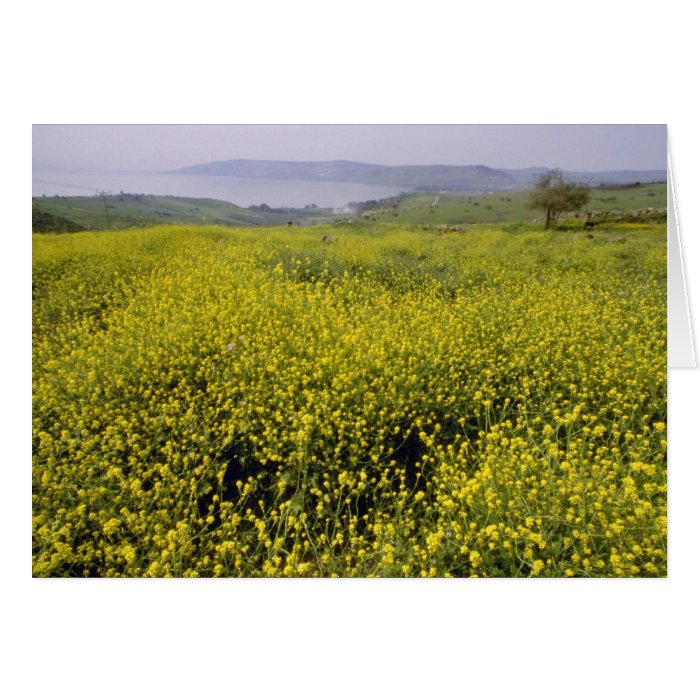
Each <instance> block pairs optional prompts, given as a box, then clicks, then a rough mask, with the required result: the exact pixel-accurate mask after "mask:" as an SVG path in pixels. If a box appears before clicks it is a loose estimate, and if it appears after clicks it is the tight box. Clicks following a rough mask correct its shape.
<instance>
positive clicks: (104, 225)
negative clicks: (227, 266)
mask: <svg viewBox="0 0 700 700" xmlns="http://www.w3.org/2000/svg"><path fill="white" fill-rule="evenodd" d="M331 213H332V210H330V209H274V208H263V209H261V208H260V207H255V208H252V207H251V208H249V209H244V208H243V207H239V206H236V205H235V204H231V203H230V202H224V201H221V200H217V199H203V198H192V197H174V196H156V195H144V194H118V195H109V196H106V197H100V196H93V197H59V196H56V197H33V198H32V230H33V231H36V232H39V231H47V230H53V231H65V230H70V228H69V225H70V224H73V225H75V226H77V227H78V229H80V228H84V229H93V230H101V229H119V228H133V227H142V226H151V225H153V224H162V223H182V224H216V225H221V226H271V225H277V224H283V223H286V222H287V221H290V220H291V221H293V222H294V223H295V224H309V223H319V222H320V221H323V220H324V217H327V216H330V215H331ZM51 217H54V218H56V219H57V220H60V222H61V226H59V227H55V228H51V227H50V226H49V228H47V227H46V222H47V221H50V220H51ZM78 229H76V230H78Z"/></svg>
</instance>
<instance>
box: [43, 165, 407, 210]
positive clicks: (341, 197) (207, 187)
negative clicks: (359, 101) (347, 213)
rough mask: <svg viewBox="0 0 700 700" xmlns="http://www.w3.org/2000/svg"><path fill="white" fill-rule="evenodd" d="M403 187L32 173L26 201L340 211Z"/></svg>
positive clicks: (88, 172)
mask: <svg viewBox="0 0 700 700" xmlns="http://www.w3.org/2000/svg"><path fill="white" fill-rule="evenodd" d="M405 189H406V188H405V187H404V188H401V187H391V186H384V185H365V184H361V183H354V182H314V181H307V180H265V179H259V178H241V177H217V176H210V175H180V174H174V173H151V172H139V171H121V172H117V171H91V170H49V169H46V170H44V169H38V168H35V169H34V171H33V173H32V196H33V197H41V196H47V197H51V196H54V195H59V196H62V197H78V196H84V197H89V196H91V195H94V194H97V193H98V192H102V191H105V192H107V193H108V194H110V193H111V194H119V193H120V192H125V193H129V194H154V195H173V196H177V197H205V198H211V199H221V200H223V201H226V202H232V203H233V204H237V205H238V206H241V207H249V206H251V205H252V204H268V205H269V206H271V207H304V206H305V205H307V204H316V205H317V206H319V207H335V208H342V207H344V206H346V205H347V204H348V203H349V202H362V201H366V200H368V199H382V198H384V197H392V196H394V195H397V194H399V193H400V192H401V191H402V190H405Z"/></svg>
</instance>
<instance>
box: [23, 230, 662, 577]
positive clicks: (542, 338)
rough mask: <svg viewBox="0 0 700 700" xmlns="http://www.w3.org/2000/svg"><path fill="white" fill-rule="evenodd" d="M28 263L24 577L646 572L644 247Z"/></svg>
mask: <svg viewBox="0 0 700 700" xmlns="http://www.w3.org/2000/svg"><path fill="white" fill-rule="evenodd" d="M614 234H615V235H616V236H618V235H622V236H624V237H625V241H623V242H622V243H610V242H608V241H607V239H606V234H605V233H604V232H596V237H594V238H592V239H589V238H576V237H574V236H572V235H571V233H566V232H552V231H542V230H534V229H528V228H527V227H511V229H508V230H506V229H498V228H493V227H492V228H486V227H474V230H470V231H467V232H453V233H448V234H444V235H435V234H434V233H432V232H429V231H425V230H408V229H401V228H398V227H396V226H391V225H389V224H380V225H378V226H376V227H374V228H371V229H370V228H367V227H364V228H363V227H359V226H358V227H353V226H345V227H335V228H332V227H330V228H328V227H327V228H309V229H298V230H291V229H290V230H287V229H272V228H269V229H255V230H251V229H225V228H216V227H208V228H207V227H199V228H192V227H189V228H188V227H157V228H150V229H143V230H130V231H120V232H110V233H76V234H67V235H62V236H48V235H35V236H34V239H33V496H32V498H33V573H34V576H108V577H110V576H112V577H114V576H128V577H146V576H148V577H166V576H176V577H182V576H200V577H213V576H229V577H230V576H245V577H253V576H309V577H312V576H322V577H335V576H354V577H370V576H383V577H421V576H455V577H470V576H477V577H528V576H532V577H567V576H575V577H591V576H604V577H622V576H625V577H627V576H654V577H658V576H665V575H666V244H665V240H666V231H665V227H663V226H654V225H621V226H618V227H616V228H615V230H614Z"/></svg>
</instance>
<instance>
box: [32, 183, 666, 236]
mask: <svg viewBox="0 0 700 700" xmlns="http://www.w3.org/2000/svg"><path fill="white" fill-rule="evenodd" d="M526 199H527V192H526V191H522V192H511V193H502V192H500V193H495V194H484V195H476V194H474V195H469V194H457V193H435V192H425V193H415V194H407V195H405V196H401V197H395V198H392V199H388V200H381V201H380V202H378V203H377V206H376V208H374V209H369V210H367V211H364V212H362V213H360V214H344V215H342V216H338V215H333V210H332V209H288V210H275V209H272V210H265V211H264V210H259V209H258V210H256V209H244V208H242V207H238V206H236V205H235V204H231V203H229V202H224V201H220V200H216V199H193V198H188V197H160V196H153V195H132V194H124V195H110V196H108V197H107V198H106V207H105V200H103V199H102V198H101V197H94V196H93V197H35V198H33V199H32V208H33V212H34V213H35V215H34V227H33V230H35V231H47V230H60V231H65V230H71V228H70V224H71V223H72V224H76V225H77V226H78V227H82V228H84V229H91V230H102V229H119V228H133V227H143V226H150V225H153V224H162V223H165V224H175V223H184V224H204V225H212V224H215V225H221V226H274V225H279V224H284V223H286V222H287V221H289V220H292V221H293V222H294V224H295V225H303V226H308V225H314V224H324V223H330V222H333V221H340V220H347V219H348V218H352V219H357V218H358V217H359V218H361V219H363V220H369V221H385V222H390V223H394V224H401V225H404V226H428V227H433V226H440V225H460V224H476V223H488V224H508V223H518V222H532V221H533V220H534V219H537V218H538V217H540V216H541V214H540V212H537V211H533V210H531V209H528V208H527V207H526V206H525V203H526ZM648 207H653V208H654V209H662V208H665V207H666V185H665V184H652V185H640V186H637V187H635V186H632V187H614V188H605V189H604V188H595V189H593V190H592V191H591V200H590V203H589V206H588V209H589V210H590V211H612V210H622V211H633V210H637V209H646V208H648ZM50 217H54V219H55V225H54V227H53V228H52V222H51V218H50Z"/></svg>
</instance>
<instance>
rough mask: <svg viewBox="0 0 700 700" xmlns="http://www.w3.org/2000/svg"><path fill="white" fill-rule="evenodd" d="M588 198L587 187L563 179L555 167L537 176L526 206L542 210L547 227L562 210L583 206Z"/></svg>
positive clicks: (555, 219)
mask: <svg viewBox="0 0 700 700" xmlns="http://www.w3.org/2000/svg"><path fill="white" fill-rule="evenodd" d="M589 198H590V192H589V189H588V187H586V186H585V185H579V184H577V183H575V182H568V181H566V180H564V176H563V174H562V172H561V170H559V169H557V168H555V169H554V170H548V171H547V172H546V173H542V175H540V176H539V177H538V178H537V182H536V183H535V187H534V188H533V190H532V191H531V192H530V195H529V197H528V207H529V208H531V209H540V210H544V212H545V224H544V225H545V228H549V227H550V226H551V225H552V224H554V223H555V222H556V221H557V219H558V218H559V216H560V215H561V214H562V213H563V212H565V211H571V210H573V211H577V210H579V209H581V208H583V207H584V206H585V205H586V204H587V203H588V200H589Z"/></svg>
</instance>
